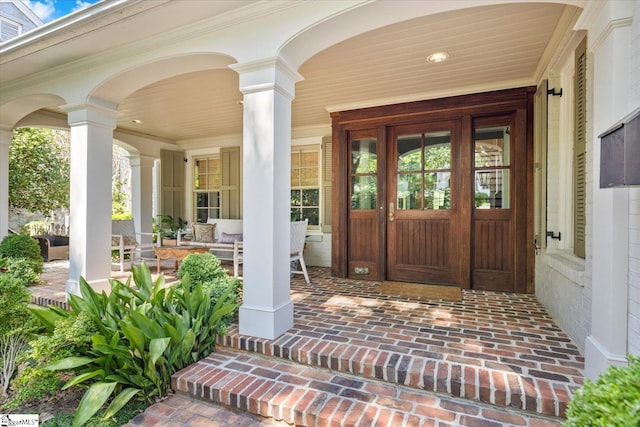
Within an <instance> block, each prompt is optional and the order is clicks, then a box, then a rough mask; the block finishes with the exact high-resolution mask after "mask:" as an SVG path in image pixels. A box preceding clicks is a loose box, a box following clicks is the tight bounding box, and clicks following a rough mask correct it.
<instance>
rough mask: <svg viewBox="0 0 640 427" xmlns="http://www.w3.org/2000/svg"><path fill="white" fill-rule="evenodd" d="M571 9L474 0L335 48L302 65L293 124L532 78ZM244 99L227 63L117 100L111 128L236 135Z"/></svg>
mask: <svg viewBox="0 0 640 427" xmlns="http://www.w3.org/2000/svg"><path fill="white" fill-rule="evenodd" d="M565 7H566V8H568V9H567V10H566V11H565ZM570 11H573V8H572V7H569V6H563V5H558V4H551V3H537V4H531V3H527V4H504V5H499V6H490V7H478V8H474V9H465V10H461V11H455V12H448V13H444V14H439V15H433V16H428V17H420V18H415V19H412V20H409V21H405V22H402V23H399V24H395V25H391V26H388V27H384V28H380V29H377V30H375V31H371V32H369V33H366V34H362V35H359V36H357V37H354V38H352V39H349V40H346V41H344V42H342V43H339V44H337V45H334V46H332V47H331V48H329V49H327V50H325V51H323V52H320V53H319V54H317V55H315V56H314V57H312V58H311V59H310V60H309V61H307V62H306V63H305V64H303V66H302V67H301V68H300V70H299V72H300V73H301V74H302V76H303V77H304V80H303V81H301V82H299V83H297V85H296V98H295V100H294V101H293V113H292V115H293V117H292V121H293V123H292V124H293V127H294V128H304V127H311V126H322V125H324V126H328V125H329V124H330V122H331V121H330V116H329V111H339V110H343V109H350V108H357V107H365V106H372V105H383V104H389V103H394V102H404V101H414V100H420V99H430V98H437V97H441V96H449V95H455V94H461V93H470V92H480V91H485V90H496V89H502V88H509V87H518V86H526V85H534V84H536V81H537V79H538V77H539V76H538V73H540V72H541V70H542V69H544V67H545V66H546V62H547V61H549V52H550V51H553V50H554V49H555V48H556V46H555V45H554V44H555V43H557V40H558V39H559V36H558V35H559V34H564V32H565V31H566V30H567V28H565V27H566V26H567V25H570V23H571V21H570V20H567V19H562V17H563V12H564V13H565V14H567V13H568V12H570ZM569 14H571V13H569ZM565 16H566V15H565ZM436 51H446V52H448V53H449V55H450V58H449V60H448V61H446V62H444V63H439V64H429V63H427V62H426V57H427V56H428V55H429V54H431V53H433V52H436ZM241 99H242V95H241V93H240V91H239V90H238V75H237V74H236V72H234V71H232V70H230V69H229V70H211V71H200V72H195V73H189V74H184V75H180V76H177V77H173V78H170V79H167V80H163V81H160V82H157V83H155V84H153V85H150V86H148V87H146V88H143V89H141V90H139V91H137V92H135V93H133V94H132V95H131V96H129V97H128V98H127V99H126V100H125V101H124V102H123V103H121V104H120V106H119V110H120V112H121V113H122V116H121V117H120V118H119V121H118V126H119V127H120V128H124V129H129V130H133V131H136V132H140V133H143V134H149V135H154V136H157V137H161V138H166V139H169V140H173V141H180V142H188V141H191V140H199V139H203V138H210V137H215V136H222V135H233V134H240V133H241V131H242V105H240V104H239V103H238V101H240V100H241ZM132 120H141V121H142V123H141V124H134V123H132Z"/></svg>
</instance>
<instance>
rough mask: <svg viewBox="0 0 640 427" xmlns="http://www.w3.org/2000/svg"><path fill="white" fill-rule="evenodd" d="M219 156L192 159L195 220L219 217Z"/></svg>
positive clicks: (204, 220) (205, 220)
mask: <svg viewBox="0 0 640 427" xmlns="http://www.w3.org/2000/svg"><path fill="white" fill-rule="evenodd" d="M220 172H221V171H220V156H219V155H212V156H209V157H197V158H195V159H194V180H195V182H194V183H193V189H194V201H195V214H196V215H195V216H196V221H197V222H207V219H208V218H220V217H221V215H220V213H221V206H220V175H221V174H220Z"/></svg>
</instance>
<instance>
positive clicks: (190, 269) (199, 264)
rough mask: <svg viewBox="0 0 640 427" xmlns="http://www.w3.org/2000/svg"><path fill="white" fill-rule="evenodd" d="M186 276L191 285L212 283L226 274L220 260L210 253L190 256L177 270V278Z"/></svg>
mask: <svg viewBox="0 0 640 427" xmlns="http://www.w3.org/2000/svg"><path fill="white" fill-rule="evenodd" d="M186 274H189V277H191V283H193V284H194V285H195V284H196V283H205V282H213V281H216V280H217V279H221V278H225V277H226V276H227V272H226V270H225V269H223V268H222V265H221V264H220V260H219V259H218V258H216V257H215V255H213V254H210V253H208V252H207V253H203V254H190V255H188V256H187V257H186V258H185V259H184V260H183V261H182V263H181V264H180V268H178V278H179V279H182V278H183V277H184V276H185V275H186Z"/></svg>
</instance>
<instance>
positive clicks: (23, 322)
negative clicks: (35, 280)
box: [0, 273, 34, 336]
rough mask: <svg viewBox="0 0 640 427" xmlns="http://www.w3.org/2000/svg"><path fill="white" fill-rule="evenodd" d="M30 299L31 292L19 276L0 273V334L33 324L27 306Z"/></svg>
mask: <svg viewBox="0 0 640 427" xmlns="http://www.w3.org/2000/svg"><path fill="white" fill-rule="evenodd" d="M30 301H31V292H29V290H28V289H27V288H25V286H24V282H23V281H22V280H21V279H20V278H17V277H14V276H13V275H11V274H8V273H2V274H0V319H2V320H1V321H0V336H2V335H6V334H9V333H11V332H14V331H16V330H21V329H23V328H25V327H26V326H28V325H34V322H33V320H32V316H31V313H29V308H28V307H29V302H30Z"/></svg>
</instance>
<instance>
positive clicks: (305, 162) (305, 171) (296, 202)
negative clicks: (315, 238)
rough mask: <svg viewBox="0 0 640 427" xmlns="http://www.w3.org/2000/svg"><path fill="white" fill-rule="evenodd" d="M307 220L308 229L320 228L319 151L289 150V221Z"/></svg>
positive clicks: (311, 149) (309, 149) (311, 148)
mask: <svg viewBox="0 0 640 427" xmlns="http://www.w3.org/2000/svg"><path fill="white" fill-rule="evenodd" d="M303 219H308V220H309V228H310V229H319V228H320V150H319V148H318V147H293V148H292V150H291V220H292V221H300V220H303Z"/></svg>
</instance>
